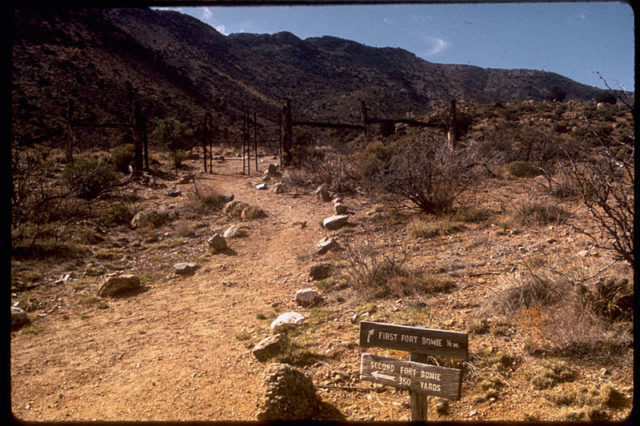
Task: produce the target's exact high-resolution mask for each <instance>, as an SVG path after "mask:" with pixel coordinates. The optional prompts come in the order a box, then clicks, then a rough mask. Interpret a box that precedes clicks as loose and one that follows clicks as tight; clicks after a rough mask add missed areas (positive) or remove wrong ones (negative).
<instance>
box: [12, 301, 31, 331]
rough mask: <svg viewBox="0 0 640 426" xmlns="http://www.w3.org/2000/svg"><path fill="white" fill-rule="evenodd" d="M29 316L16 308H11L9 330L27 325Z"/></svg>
mask: <svg viewBox="0 0 640 426" xmlns="http://www.w3.org/2000/svg"><path fill="white" fill-rule="evenodd" d="M29 322H30V320H29V316H28V315H27V313H26V312H25V311H23V310H22V309H21V308H18V307H17V306H12V307H11V328H12V329H16V328H20V327H22V326H23V325H26V324H29Z"/></svg>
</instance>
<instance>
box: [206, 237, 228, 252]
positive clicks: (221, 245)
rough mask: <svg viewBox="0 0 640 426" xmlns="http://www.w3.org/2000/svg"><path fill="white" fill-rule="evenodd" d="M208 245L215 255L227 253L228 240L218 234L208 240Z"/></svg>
mask: <svg viewBox="0 0 640 426" xmlns="http://www.w3.org/2000/svg"><path fill="white" fill-rule="evenodd" d="M207 244H209V250H211V251H212V252H214V253H218V252H221V251H225V250H226V249H227V240H226V239H225V238H224V237H223V236H222V235H219V234H217V233H216V234H213V235H212V236H211V238H209V239H208V240H207Z"/></svg>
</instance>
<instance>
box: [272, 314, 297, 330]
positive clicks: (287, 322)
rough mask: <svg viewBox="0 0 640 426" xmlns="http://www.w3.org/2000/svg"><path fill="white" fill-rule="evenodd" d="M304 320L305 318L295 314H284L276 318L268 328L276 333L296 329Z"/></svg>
mask: <svg viewBox="0 0 640 426" xmlns="http://www.w3.org/2000/svg"><path fill="white" fill-rule="evenodd" d="M304 320H305V317H304V316H302V315H301V314H299V313H297V312H285V313H284V314H281V315H280V316H279V317H278V318H276V319H274V320H273V322H272V323H271V326H270V328H271V329H272V330H273V331H275V332H276V333H279V332H281V331H285V330H288V329H290V328H296V327H297V326H299V325H300V324H302V322H304Z"/></svg>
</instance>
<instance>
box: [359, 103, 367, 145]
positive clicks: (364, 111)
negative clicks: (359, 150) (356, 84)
mask: <svg viewBox="0 0 640 426" xmlns="http://www.w3.org/2000/svg"><path fill="white" fill-rule="evenodd" d="M360 114H361V115H362V129H363V135H364V141H365V142H366V143H369V119H368V117H367V105H366V104H365V103H364V101H360Z"/></svg>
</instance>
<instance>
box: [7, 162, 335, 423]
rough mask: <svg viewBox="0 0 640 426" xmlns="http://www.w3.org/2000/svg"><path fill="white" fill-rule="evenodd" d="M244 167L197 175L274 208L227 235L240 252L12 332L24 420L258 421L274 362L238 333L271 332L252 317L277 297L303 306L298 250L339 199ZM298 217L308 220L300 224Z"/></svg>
mask: <svg viewBox="0 0 640 426" xmlns="http://www.w3.org/2000/svg"><path fill="white" fill-rule="evenodd" d="M238 167H239V168H240V169H241V167H242V163H241V162H240V161H238V160H229V161H227V162H226V164H225V165H224V169H222V170H220V171H219V172H220V174H214V175H204V174H202V175H201V178H199V179H198V182H200V183H203V184H207V185H211V186H212V187H213V188H216V189H217V190H219V191H221V192H232V193H234V195H235V199H237V200H240V201H244V202H247V203H250V204H255V205H258V206H260V207H261V208H262V209H263V210H264V211H265V212H266V213H267V215H268V216H267V217H266V218H263V219H258V220H254V221H251V222H247V223H245V225H247V226H248V228H249V231H248V234H249V236H248V237H247V238H240V239H233V240H231V241H230V243H229V244H230V248H231V249H232V250H233V252H235V254H230V255H227V254H217V255H213V256H211V257H209V258H207V260H206V261H204V262H201V263H200V269H199V270H198V271H197V272H196V274H195V275H193V276H191V277H186V278H182V277H180V278H176V279H172V280H170V281H169V282H157V283H150V284H151V285H150V289H149V290H148V291H146V292H144V293H141V294H138V295H136V296H133V297H128V298H122V299H115V300H109V308H108V309H97V308H91V307H90V308H88V307H80V308H78V307H75V308H74V309H75V311H73V312H72V311H70V310H64V309H60V310H58V311H57V312H54V313H52V314H51V315H49V316H47V317H45V318H42V319H40V320H39V327H40V329H41V331H40V332H38V333H37V334H35V335H34V334H19V335H16V336H14V337H13V339H12V342H11V343H12V345H11V376H12V409H13V412H14V414H15V415H16V416H17V417H19V418H21V419H24V420H47V421H49V420H54V421H55V420H93V419H97V420H253V419H255V414H256V404H257V402H258V400H259V398H260V396H261V395H262V392H263V390H262V389H261V374H262V373H263V372H264V370H265V368H266V364H263V363H260V362H258V361H257V360H256V359H255V358H254V357H253V355H252V354H251V352H250V350H249V349H247V340H244V339H242V338H241V337H242V336H250V341H252V342H253V343H255V341H256V340H258V339H259V338H260V337H261V336H262V335H263V334H264V333H265V331H266V330H264V324H265V321H264V320H263V321H258V320H257V319H256V315H257V314H258V313H259V312H269V311H273V304H278V306H279V308H280V310H281V311H282V312H286V311H288V310H293V309H296V310H298V311H300V312H302V313H304V309H301V308H298V307H296V306H295V302H294V301H293V295H294V293H295V291H296V289H298V288H302V287H305V286H307V284H308V283H307V281H308V278H307V275H308V262H307V263H304V264H303V263H302V262H301V260H300V259H306V260H307V261H309V260H312V257H313V251H314V248H315V243H316V242H317V241H318V240H319V239H320V238H322V236H324V235H327V231H325V230H323V229H322V228H321V227H320V226H318V223H319V222H320V221H321V220H322V219H323V218H324V217H326V216H328V215H330V214H332V207H331V205H330V203H322V202H321V201H320V200H317V199H315V198H314V197H313V195H312V194H307V195H299V196H295V195H293V194H291V193H289V194H275V193H273V192H271V191H260V190H257V189H255V186H254V185H253V183H259V182H260V177H258V175H254V177H252V178H249V177H243V176H240V175H239V174H238V171H239V170H240V169H238ZM263 168H266V166H264V167H263ZM301 221H306V222H307V226H306V227H304V228H303V227H301V226H300V225H297V224H296V225H294V223H295V222H301ZM186 260H188V259H186ZM69 309H71V307H69ZM83 310H84V312H83ZM87 311H90V312H87ZM267 324H268V323H267ZM260 327H262V329H259V328H260Z"/></svg>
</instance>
